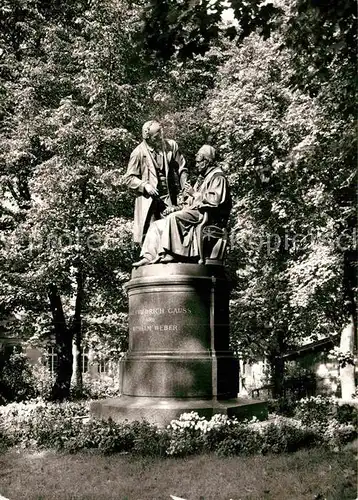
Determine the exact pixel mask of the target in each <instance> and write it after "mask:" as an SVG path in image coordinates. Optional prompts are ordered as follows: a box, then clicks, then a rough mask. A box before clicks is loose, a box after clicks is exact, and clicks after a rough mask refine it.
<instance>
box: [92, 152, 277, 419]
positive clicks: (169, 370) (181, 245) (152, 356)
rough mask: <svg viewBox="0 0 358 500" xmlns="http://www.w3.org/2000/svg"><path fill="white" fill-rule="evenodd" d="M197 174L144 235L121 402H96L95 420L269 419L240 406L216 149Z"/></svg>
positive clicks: (225, 203)
mask: <svg viewBox="0 0 358 500" xmlns="http://www.w3.org/2000/svg"><path fill="white" fill-rule="evenodd" d="M164 155H165V152H164ZM165 163H166V162H165V161H164V174H165V168H166V166H165ZM196 164H197V167H198V170H199V174H200V176H199V179H198V181H197V182H196V184H195V185H194V187H193V188H192V187H191V186H189V184H188V183H187V182H186V181H185V186H184V189H183V197H184V200H185V201H184V202H183V203H182V204H181V205H176V206H175V205H170V206H166V207H163V210H162V215H161V217H160V218H158V219H157V220H155V221H152V222H151V224H150V226H149V228H148V230H147V232H146V234H145V235H144V239H143V243H142V251H141V259H140V260H139V261H138V262H136V263H135V264H134V265H133V266H134V269H133V271H132V275H131V279H130V281H129V282H128V283H127V291H128V298H129V349H128V352H127V354H126V356H125V359H124V362H123V375H122V395H121V396H120V397H119V398H110V399H106V400H101V401H96V402H93V403H92V406H91V411H92V414H93V415H94V416H96V417H99V418H105V419H107V418H111V419H112V420H114V421H122V420H125V419H127V420H140V419H142V418H143V419H145V420H148V421H149V422H153V423H158V424H160V425H165V424H167V423H169V422H170V420H172V419H174V418H177V417H178V416H179V415H180V414H181V413H184V412H190V411H196V412H198V413H199V414H200V415H202V416H206V417H211V416H212V415H213V414H215V413H225V414H227V415H232V416H234V415H235V416H237V417H238V418H251V417H252V416H254V415H255V416H257V417H258V418H261V419H263V418H266V416H267V406H266V403H265V402H261V401H260V402H258V401H257V400H252V399H249V398H237V391H238V375H239V370H238V363H237V360H236V359H235V357H234V355H233V353H232V352H231V351H230V349H229V293H230V284H229V281H228V279H227V278H226V275H225V271H224V266H223V258H224V254H225V248H226V238H227V235H226V223H227V219H228V215H229V211H230V207H231V199H230V192H229V186H228V183H227V179H226V177H225V175H224V174H223V172H222V170H221V169H220V168H219V167H218V166H216V164H215V151H214V149H213V148H212V147H211V146H207V145H206V146H203V147H202V148H201V149H200V150H199V152H198V154H197V157H196ZM139 196H142V194H139Z"/></svg>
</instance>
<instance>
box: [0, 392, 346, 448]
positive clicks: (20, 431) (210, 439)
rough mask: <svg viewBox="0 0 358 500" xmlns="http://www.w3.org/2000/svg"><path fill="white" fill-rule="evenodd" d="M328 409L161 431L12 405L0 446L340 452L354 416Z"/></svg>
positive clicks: (310, 404)
mask: <svg viewBox="0 0 358 500" xmlns="http://www.w3.org/2000/svg"><path fill="white" fill-rule="evenodd" d="M331 406H332V401H330V402H327V401H321V400H320V401H312V400H304V401H302V402H301V404H300V405H299V406H298V409H297V415H296V417H299V418H294V419H293V418H287V417H279V416H271V417H270V418H269V419H268V420H267V421H264V422H259V421H258V420H256V419H255V418H254V419H253V420H251V421H250V422H247V421H246V422H239V421H238V420H236V419H230V418H228V417H227V416H226V415H221V414H217V415H214V416H213V417H212V418H211V419H210V420H206V419H205V418H204V417H200V416H199V415H198V414H197V413H195V412H191V413H184V414H183V415H181V416H180V418H178V419H177V420H173V421H172V422H171V423H170V424H169V425H168V427H167V428H165V429H162V428H159V427H157V426H155V425H151V424H149V423H147V422H133V423H129V422H123V423H114V422H112V421H108V422H105V421H99V420H93V419H92V418H90V415H89V404H88V403H87V402H85V403H83V402H82V403H74V402H70V403H63V404H55V403H46V402H44V401H32V402H27V403H12V404H9V405H7V406H3V407H0V444H1V443H2V444H3V446H5V445H7V446H8V445H9V444H11V445H16V446H22V447H28V446H31V447H40V448H41V447H42V448H53V449H56V450H67V451H69V452H76V451H80V450H84V449H98V450H101V451H103V452H105V453H114V452H130V453H133V454H140V455H153V456H186V455H190V454H196V453H206V452H214V453H217V454H219V455H240V454H241V455H242V454H244V455H250V454H254V453H281V452H290V451H295V450H298V449H300V448H306V447H310V446H315V445H323V446H328V447H332V448H337V449H339V448H340V447H341V446H342V445H343V444H345V443H347V442H348V441H350V440H353V439H354V438H355V436H356V430H355V425H354V422H353V421H349V419H350V418H351V419H352V418H353V413H351V414H350V413H349V412H348V411H347V409H346V410H345V412H342V410H337V408H336V413H334V412H333V413H332V414H330V413H329V411H328V408H331ZM333 406H334V407H335V405H333ZM312 408H316V411H313V409H312ZM321 410H322V411H321ZM332 411H333V410H332ZM340 412H341V413H340ZM327 415H328V417H327ZM1 436H2V437H1Z"/></svg>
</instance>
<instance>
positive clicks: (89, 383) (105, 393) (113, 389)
mask: <svg viewBox="0 0 358 500" xmlns="http://www.w3.org/2000/svg"><path fill="white" fill-rule="evenodd" d="M82 396H83V397H84V398H88V399H102V398H113V397H116V396H120V389H119V387H118V385H117V384H115V382H114V381H113V379H110V378H108V379H101V378H99V379H95V378H91V377H90V376H89V375H87V374H85V375H84V376H83V394H82Z"/></svg>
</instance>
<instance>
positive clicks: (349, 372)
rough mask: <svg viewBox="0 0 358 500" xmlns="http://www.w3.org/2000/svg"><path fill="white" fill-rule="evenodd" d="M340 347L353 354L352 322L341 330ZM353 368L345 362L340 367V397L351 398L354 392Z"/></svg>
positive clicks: (343, 350)
mask: <svg viewBox="0 0 358 500" xmlns="http://www.w3.org/2000/svg"><path fill="white" fill-rule="evenodd" d="M340 349H341V351H342V352H350V353H352V356H353V349H354V322H353V318H352V319H351V322H350V323H349V324H348V325H347V326H346V327H345V328H343V330H342V333H341V343H340ZM354 373H355V368H354V365H351V364H349V363H347V364H346V365H345V366H344V367H342V366H341V367H340V371H339V378H340V382H341V391H342V399H351V398H352V396H353V394H354V393H355V377H354Z"/></svg>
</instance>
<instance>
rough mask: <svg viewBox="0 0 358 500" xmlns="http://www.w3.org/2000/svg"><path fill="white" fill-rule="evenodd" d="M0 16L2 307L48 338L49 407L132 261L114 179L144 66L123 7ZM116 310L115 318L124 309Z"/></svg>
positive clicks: (26, 7) (18, 9)
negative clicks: (88, 317)
mask: <svg viewBox="0 0 358 500" xmlns="http://www.w3.org/2000/svg"><path fill="white" fill-rule="evenodd" d="M3 13H5V15H6V18H5V21H4V25H5V26H6V29H5V30H4V36H3V39H2V44H3V47H4V51H5V55H6V57H5V62H4V65H3V67H2V69H3V73H2V85H3V88H5V92H4V93H5V99H4V102H3V106H2V109H3V110H4V116H5V120H4V125H3V132H4V134H3V140H2V146H3V149H2V150H3V153H2V157H1V165H2V176H1V189H2V193H3V196H4V198H8V200H9V201H4V203H3V204H2V211H3V213H4V216H3V223H6V224H7V230H6V231H5V233H4V239H3V246H2V252H1V260H2V263H3V269H4V276H3V277H4V281H3V283H2V294H1V295H2V300H3V301H5V302H6V301H8V299H7V298H6V294H7V292H8V291H9V289H10V290H11V294H10V296H12V302H13V305H16V307H17V308H18V309H19V310H21V311H22V312H23V313H24V315H25V316H27V318H28V319H29V320H30V321H29V323H30V324H31V326H32V329H34V328H33V324H34V320H35V319H36V317H37V319H38V318H39V317H41V318H42V321H41V325H44V326H45V328H46V329H47V332H48V333H50V332H54V334H55V339H56V350H57V354H58V360H59V363H58V369H57V377H56V382H55V386H54V388H53V397H54V398H55V399H63V398H65V397H68V395H69V389H70V379H71V372H72V341H73V339H75V345H76V347H77V352H78V356H80V354H81V352H80V351H81V341H82V334H83V324H84V315H85V314H86V312H87V311H88V306H89V304H90V303H91V302H93V301H94V298H93V295H97V296H101V295H102V294H103V291H102V289H101V286H102V288H103V287H104V288H105V293H106V295H107V296H108V295H109V294H108V288H110V289H111V290H113V289H114V288H116V287H117V289H119V290H120V289H121V284H122V282H123V276H124V274H123V272H122V273H118V268H119V269H122V270H124V271H127V272H128V270H129V268H130V262H131V261H132V258H131V255H132V251H133V249H132V248H131V244H130V225H129V223H128V219H127V217H128V215H129V213H130V211H129V209H128V207H129V206H130V203H129V197H128V195H127V193H126V192H124V191H123V190H121V188H120V187H119V179H120V175H121V174H122V173H124V170H125V162H126V157H127V155H128V153H129V151H130V148H131V147H132V146H133V136H132V134H131V133H130V132H129V130H128V128H133V127H135V126H137V124H138V121H137V120H140V121H141V120H142V112H143V111H142V108H141V106H140V105H139V103H140V101H141V99H145V98H146V94H145V84H144V83H143V81H139V83H138V80H139V79H138V70H136V69H133V66H132V63H133V61H136V64H135V67H137V68H138V67H139V66H140V65H139V64H138V59H139V58H140V54H139V51H138V50H137V49H136V47H135V46H134V45H133V43H132V42H133V40H132V35H133V29H134V28H133V26H134V27H135V12H133V15H134V24H133V25H128V23H126V15H129V14H130V11H129V7H128V5H127V4H126V2H125V1H124V2H122V3H116V4H115V3H113V2H110V1H108V2H91V4H87V3H86V2H83V3H80V4H76V6H75V7H74V6H73V5H72V4H71V3H68V4H65V5H64V6H63V8H61V9H58V7H56V4H53V5H50V6H49V5H47V4H46V5H45V4H41V3H39V4H35V3H32V2H29V3H27V2H19V3H18V4H16V5H12V4H11V3H9V4H8V5H5V6H4V7H3ZM4 17H5V16H4ZM19 19H21V23H22V24H21V23H20V24H19ZM14 61H16V64H15V66H14V65H13V62H14ZM10 111H11V112H10ZM114 174H116V175H115V177H113V175H114ZM113 179H117V180H113ZM7 212H9V213H10V214H7ZM5 215H6V216H5ZM6 217H7V218H6ZM4 218H5V219H4ZM108 242H110V243H111V245H109V243H108ZM10 243H11V246H10ZM98 265H102V267H103V268H105V271H106V276H105V278H106V280H108V281H110V282H111V286H110V287H108V285H107V283H105V280H104V279H103V278H102V280H98V281H97V282H96V286H93V282H94V281H95V280H96V279H98V275H99V274H100V271H99V269H98ZM91 287H92V288H91ZM26 296H28V297H29V299H28V301H27V303H25V302H24V300H23V298H24V297H26ZM31 301H32V303H35V304H36V309H35V310H34V311H32V312H33V314H32V315H31V314H29V311H28V309H27V305H28V303H30V302H31ZM112 301H113V302H112V310H114V311H116V313H117V314H120V312H121V307H123V301H122V302H121V301H120V304H118V299H117V297H116V298H114V296H112ZM118 307H119V309H118ZM110 312H111V311H110V310H108V313H109V314H110ZM30 316H31V317H30ZM44 318H47V320H48V319H49V318H50V321H48V322H47V324H46V320H45V321H44ZM22 319H24V318H22ZM44 323H45V324H44ZM28 333H29V332H28ZM77 382H78V384H79V385H80V384H81V380H80V376H78V377H77Z"/></svg>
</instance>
